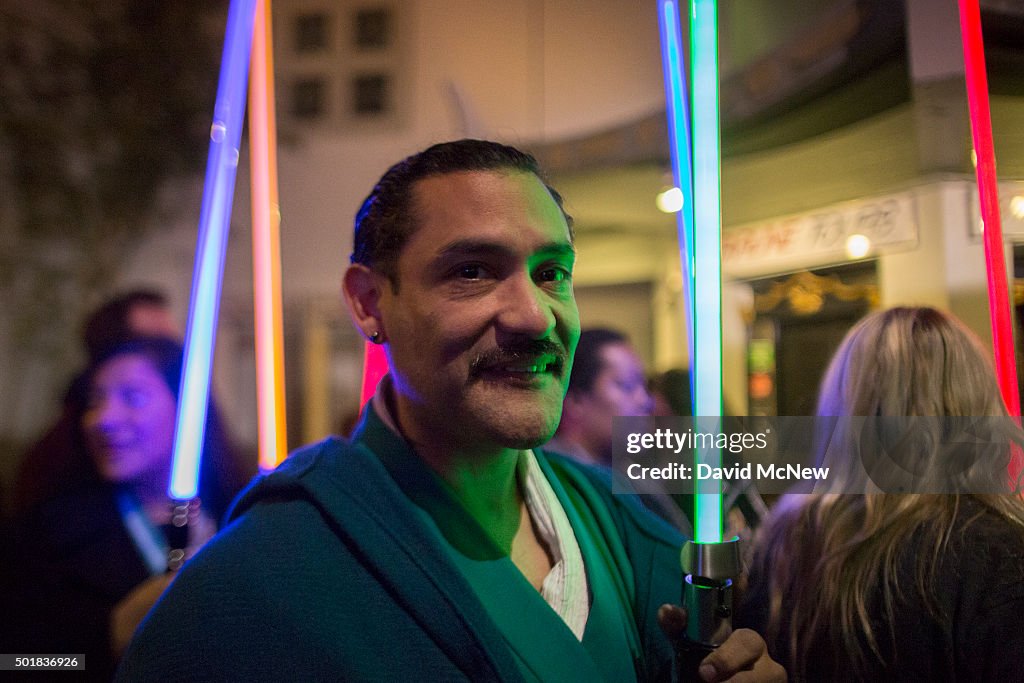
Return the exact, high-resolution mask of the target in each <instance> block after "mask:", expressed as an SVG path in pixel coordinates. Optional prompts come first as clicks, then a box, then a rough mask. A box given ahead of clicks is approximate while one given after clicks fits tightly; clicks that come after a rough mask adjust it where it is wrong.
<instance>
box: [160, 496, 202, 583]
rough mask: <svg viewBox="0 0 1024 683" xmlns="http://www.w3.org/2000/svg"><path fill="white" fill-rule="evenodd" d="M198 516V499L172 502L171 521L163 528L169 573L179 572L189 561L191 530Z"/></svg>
mask: <svg viewBox="0 0 1024 683" xmlns="http://www.w3.org/2000/svg"><path fill="white" fill-rule="evenodd" d="M198 516H199V499H198V498H189V499H187V500H171V521H170V523H168V524H164V525H163V526H162V527H161V530H162V531H163V532H164V537H165V538H166V539H167V547H168V550H167V571H171V572H174V571H178V570H179V569H181V566H182V565H183V564H185V560H187V559H188V555H187V551H188V543H189V528H190V527H191V526H192V525H193V524H194V523H195V520H196V519H197V518H198Z"/></svg>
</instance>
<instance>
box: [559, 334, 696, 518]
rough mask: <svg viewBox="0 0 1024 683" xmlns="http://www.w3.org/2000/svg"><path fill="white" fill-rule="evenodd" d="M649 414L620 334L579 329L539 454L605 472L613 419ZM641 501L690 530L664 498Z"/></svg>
mask: <svg viewBox="0 0 1024 683" xmlns="http://www.w3.org/2000/svg"><path fill="white" fill-rule="evenodd" d="M653 409H654V399H653V397H652V396H651V394H650V392H649V391H648V390H647V378H646V376H645V374H644V364H643V361H642V360H641V359H640V356H639V355H637V352H636V350H635V349H634V348H633V345H632V344H630V343H629V339H627V338H626V335H624V334H622V333H621V332H618V331H616V330H612V329H608V328H604V327H594V328H590V329H586V330H583V332H581V333H580V341H579V344H577V345H576V355H575V357H574V358H573V361H572V374H571V375H570V376H569V388H568V391H566V394H565V401H564V402H563V403H562V419H561V421H560V422H559V423H558V429H557V430H555V438H553V439H551V441H549V442H548V444H547V445H546V446H545V447H544V450H546V451H553V452H555V453H564V454H565V455H570V456H572V457H573V458H575V459H576V460H579V461H580V462H586V463H591V464H594V465H599V466H601V467H604V468H611V466H612V444H613V438H612V425H613V424H614V419H615V418H616V417H619V416H622V415H633V416H637V415H639V416H646V415H651V414H652V411H653ZM641 500H642V501H643V503H644V505H646V506H647V507H648V508H649V509H650V510H651V511H652V512H654V513H655V514H657V515H658V516H659V517H661V518H663V519H664V520H665V521H667V522H668V523H670V524H672V526H674V527H675V528H676V529H679V530H681V531H683V532H684V533H690V532H691V531H692V525H691V523H690V520H689V518H688V517H687V516H686V515H685V514H684V513H683V511H682V509H680V507H679V505H678V503H676V501H675V500H673V498H672V497H671V496H669V495H668V494H666V493H658V494H653V493H648V494H644V495H643V496H642V497H641Z"/></svg>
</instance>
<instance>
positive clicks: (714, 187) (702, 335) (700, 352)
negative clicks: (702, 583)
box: [690, 0, 722, 543]
mask: <svg viewBox="0 0 1024 683" xmlns="http://www.w3.org/2000/svg"><path fill="white" fill-rule="evenodd" d="M717 14H718V9H717V6H716V1H715V0H693V2H692V3H691V6H690V59H691V63H692V70H693V74H692V78H691V81H692V83H693V94H692V98H691V103H690V107H691V110H692V112H693V114H692V121H693V197H694V207H693V211H694V238H693V241H694V258H693V267H694V272H693V311H694V316H695V317H694V324H693V328H694V336H695V340H694V344H693V346H694V353H695V358H693V359H692V361H691V367H692V372H693V378H694V383H693V384H694V394H695V395H694V407H695V412H694V415H697V416H699V417H700V418H703V419H700V420H698V423H697V424H698V426H700V427H701V429H700V431H711V430H712V429H714V431H718V430H719V429H720V425H721V420H720V416H721V414H722V210H721V148H720V145H719V137H720V131H719V121H718V17H717ZM705 428H707V429H705ZM703 441H704V440H702V442H703ZM696 460H697V463H698V464H705V465H710V466H711V467H720V466H721V464H722V463H721V461H722V457H721V453H720V452H719V450H718V449H717V448H715V447H713V446H712V447H710V448H708V447H705V446H703V445H702V446H701V447H700V448H698V449H697V456H696ZM695 471H696V469H695ZM694 498H695V510H694V513H695V524H694V527H695V529H694V531H695V536H696V538H695V540H696V541H697V542H698V543H721V541H722V485H721V481H720V480H718V479H710V478H709V479H705V480H701V479H698V481H697V494H696V496H694Z"/></svg>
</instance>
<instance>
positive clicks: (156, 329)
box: [12, 288, 182, 512]
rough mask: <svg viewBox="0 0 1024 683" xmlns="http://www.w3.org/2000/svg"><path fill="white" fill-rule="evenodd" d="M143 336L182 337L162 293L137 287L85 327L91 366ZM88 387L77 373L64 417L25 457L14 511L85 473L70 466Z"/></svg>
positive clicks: (63, 408)
mask: <svg viewBox="0 0 1024 683" xmlns="http://www.w3.org/2000/svg"><path fill="white" fill-rule="evenodd" d="M140 335H147V336H159V337H168V338H170V339H181V337H182V333H181V328H180V327H179V325H178V324H177V322H176V321H175V320H174V316H173V314H172V313H171V309H170V307H169V305H168V301H167V297H166V296H165V295H164V294H163V293H162V292H160V291H157V290H154V289H143V288H140V289H133V290H130V291H127V292H124V293H122V294H118V295H117V296H115V297H113V298H111V299H109V300H107V301H106V302H104V303H103V304H101V305H100V306H99V308H97V309H96V310H95V311H93V312H92V313H90V314H89V316H88V317H87V318H86V320H85V323H84V324H83V325H82V343H83V346H84V348H85V351H86V354H87V357H88V360H87V362H88V363H93V362H94V361H95V360H96V358H98V357H99V355H100V354H101V353H102V352H103V351H104V350H105V349H107V348H108V347H109V346H111V345H113V344H117V343H119V342H122V341H124V340H126V339H129V338H131V337H135V336H140ZM85 384H86V379H85V373H79V374H78V375H77V376H76V377H75V378H74V379H73V380H72V381H71V383H70V385H69V386H68V388H67V390H66V391H65V392H64V402H63V405H62V406H61V413H60V416H59V417H58V418H57V420H56V421H55V422H54V423H53V424H52V425H51V426H50V427H48V428H47V429H46V431H45V432H44V433H43V435H42V436H41V437H40V438H39V440H38V441H36V442H35V443H34V444H32V445H31V446H29V447H28V448H27V449H26V450H25V452H24V453H23V454H22V456H21V462H20V465H19V467H18V471H17V474H16V475H15V479H14V487H13V501H12V502H13V506H12V507H13V509H14V511H15V512H18V511H21V510H26V509H28V508H30V507H32V506H33V505H34V504H36V503H39V502H41V501H43V500H46V499H47V498H50V497H53V496H54V495H56V494H57V493H59V492H60V490H61V489H62V488H63V487H64V486H65V485H66V484H67V483H68V482H69V481H77V480H78V479H79V478H80V476H82V475H83V474H84V472H69V471H68V467H69V466H71V465H72V464H74V463H76V462H77V463H78V464H79V465H81V464H83V461H81V460H76V458H75V452H76V450H78V448H79V447H80V445H79V444H76V443H75V440H76V438H77V435H78V434H79V429H78V428H79V425H78V416H79V415H80V414H81V411H82V405H83V402H84V400H85V392H86V388H85ZM58 475H60V476H58Z"/></svg>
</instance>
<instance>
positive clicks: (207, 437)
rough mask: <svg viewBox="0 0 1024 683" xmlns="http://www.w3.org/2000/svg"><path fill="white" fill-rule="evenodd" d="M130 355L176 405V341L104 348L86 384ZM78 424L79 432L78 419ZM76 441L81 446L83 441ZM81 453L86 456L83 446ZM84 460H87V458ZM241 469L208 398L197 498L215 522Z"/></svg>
mask: <svg viewBox="0 0 1024 683" xmlns="http://www.w3.org/2000/svg"><path fill="white" fill-rule="evenodd" d="M129 354H130V355H138V356H142V357H143V358H145V359H147V360H148V361H149V362H150V363H151V364H152V365H153V368H154V369H155V370H156V371H157V372H158V373H159V375H160V376H161V377H162V378H163V380H164V382H165V383H166V384H167V387H168V388H169V389H170V390H171V393H172V394H173V395H174V401H175V403H177V402H178V391H179V385H180V382H181V373H182V364H183V357H184V352H183V349H182V347H181V345H180V344H179V343H178V342H176V341H174V340H172V339H166V338H163V337H134V338H131V339H128V340H125V341H122V342H120V343H117V344H114V345H112V346H109V347H107V348H105V349H103V350H102V352H101V353H100V354H99V355H98V356H97V357H96V359H95V360H94V361H93V362H92V363H90V365H89V367H88V368H87V369H86V371H85V378H86V384H87V385H91V384H92V378H93V376H94V375H95V374H96V372H97V371H98V370H99V369H100V367H102V366H103V365H104V364H105V363H106V362H107V361H109V360H112V359H113V358H116V357H118V356H124V355H129ZM83 412H84V408H83ZM79 417H81V416H79ZM78 424H79V429H80V425H81V419H79V420H78ZM79 441H80V443H84V440H82V439H79ZM82 451H83V455H85V453H84V451H85V449H84V447H83V448H82ZM85 458H86V459H87V460H89V458H88V456H87V455H85ZM90 462H91V460H90ZM244 470H245V468H244V467H243V466H242V463H241V462H240V459H239V457H238V455H237V453H236V450H235V448H234V446H233V445H232V443H231V440H230V439H229V437H228V435H227V433H226V432H225V428H224V425H223V422H222V421H221V418H220V412H219V411H218V410H217V406H216V405H215V404H214V402H213V400H212V398H211V400H210V403H209V406H208V409H207V413H206V430H205V434H204V439H203V452H202V461H201V464H200V470H199V497H200V499H201V500H202V502H203V507H204V508H205V509H206V510H207V512H209V513H210V515H211V517H213V518H214V519H216V520H220V518H221V517H222V516H223V514H224V512H225V511H226V509H227V506H228V503H230V502H231V499H232V498H233V497H234V495H235V494H236V493H238V491H239V490H241V488H242V486H243V485H244V484H245V479H246V477H245V473H244Z"/></svg>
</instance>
